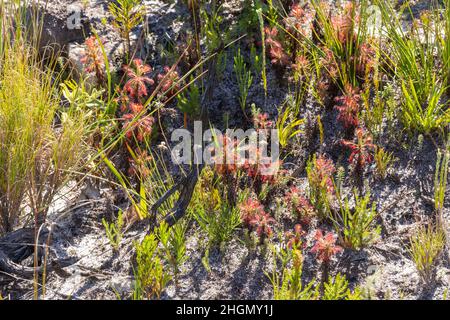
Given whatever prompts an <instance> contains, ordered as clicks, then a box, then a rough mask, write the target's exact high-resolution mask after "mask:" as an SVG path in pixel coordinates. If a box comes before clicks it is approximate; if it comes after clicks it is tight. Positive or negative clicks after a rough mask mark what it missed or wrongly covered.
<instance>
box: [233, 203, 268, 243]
mask: <svg viewBox="0 0 450 320" xmlns="http://www.w3.org/2000/svg"><path fill="white" fill-rule="evenodd" d="M239 209H240V211H241V219H242V222H243V223H244V225H246V226H247V227H248V228H250V229H252V230H255V231H256V234H257V235H258V236H259V237H260V238H263V237H270V236H271V235H272V234H273V230H272V227H271V224H273V223H275V219H273V218H272V217H271V216H270V215H269V214H268V213H266V212H265V211H264V207H263V205H262V204H261V203H260V202H259V201H258V200H254V199H248V200H246V201H245V202H243V203H241V205H240V207H239Z"/></svg>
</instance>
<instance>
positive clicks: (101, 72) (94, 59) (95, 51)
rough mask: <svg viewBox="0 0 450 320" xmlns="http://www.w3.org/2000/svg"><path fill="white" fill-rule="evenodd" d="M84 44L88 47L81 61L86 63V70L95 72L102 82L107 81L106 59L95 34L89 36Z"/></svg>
mask: <svg viewBox="0 0 450 320" xmlns="http://www.w3.org/2000/svg"><path fill="white" fill-rule="evenodd" d="M84 44H85V46H86V48H85V50H84V55H83V57H82V58H81V63H82V64H84V66H85V70H86V72H88V73H91V72H94V73H95V76H96V77H97V80H98V82H99V83H100V84H102V83H104V82H105V61H104V59H103V53H102V49H101V48H100V45H99V43H98V41H97V38H96V37H95V36H91V37H89V38H87V39H86V40H85V42H84Z"/></svg>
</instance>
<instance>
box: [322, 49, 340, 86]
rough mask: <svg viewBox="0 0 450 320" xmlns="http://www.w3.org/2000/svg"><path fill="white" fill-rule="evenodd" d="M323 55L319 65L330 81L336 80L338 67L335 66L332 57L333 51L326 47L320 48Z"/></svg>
mask: <svg viewBox="0 0 450 320" xmlns="http://www.w3.org/2000/svg"><path fill="white" fill-rule="evenodd" d="M322 50H323V52H324V54H325V56H324V57H321V58H320V64H321V65H323V67H324V68H325V70H326V71H327V73H328V75H329V76H330V78H331V79H332V80H336V79H337V77H338V76H339V66H338V65H337V62H336V58H335V57H334V53H333V51H331V50H330V49H329V48H328V47H325V46H324V47H322Z"/></svg>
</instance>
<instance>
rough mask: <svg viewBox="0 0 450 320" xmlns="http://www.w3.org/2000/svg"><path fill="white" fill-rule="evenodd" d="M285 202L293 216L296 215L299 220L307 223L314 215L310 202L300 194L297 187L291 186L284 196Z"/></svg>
mask: <svg viewBox="0 0 450 320" xmlns="http://www.w3.org/2000/svg"><path fill="white" fill-rule="evenodd" d="M285 200H286V203H287V204H288V206H289V207H291V209H292V211H293V213H294V215H295V216H297V217H298V218H299V219H300V221H301V222H302V223H303V224H305V225H309V223H310V222H311V219H312V218H313V217H314V216H315V215H316V211H315V210H314V207H313V206H312V205H311V202H310V201H309V200H308V199H307V198H306V197H304V196H303V195H302V193H301V192H300V190H299V189H298V188H297V187H291V189H290V190H289V192H288V193H287V194H286V196H285Z"/></svg>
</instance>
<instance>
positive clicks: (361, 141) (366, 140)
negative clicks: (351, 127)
mask: <svg viewBox="0 0 450 320" xmlns="http://www.w3.org/2000/svg"><path fill="white" fill-rule="evenodd" d="M356 138H357V142H356V143H355V142H353V141H348V140H342V144H343V145H344V146H346V147H348V148H350V150H351V154H350V157H349V158H348V162H349V163H351V164H352V165H354V166H355V169H356V170H363V169H364V167H365V166H366V165H367V164H370V163H371V162H372V161H373V154H374V152H375V149H376V146H375V144H373V142H372V137H371V136H370V135H369V134H368V133H367V132H366V131H364V129H362V128H358V129H357V130H356Z"/></svg>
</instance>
